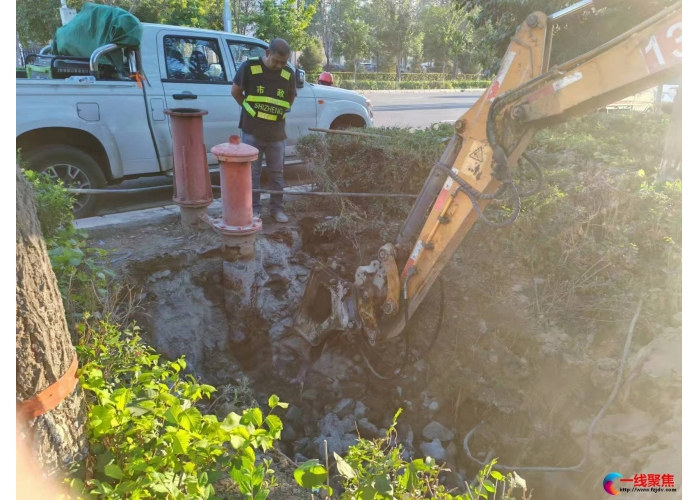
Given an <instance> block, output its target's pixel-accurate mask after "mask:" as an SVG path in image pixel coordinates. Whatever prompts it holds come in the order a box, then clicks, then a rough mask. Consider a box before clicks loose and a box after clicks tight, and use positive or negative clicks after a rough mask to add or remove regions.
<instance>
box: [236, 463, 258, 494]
mask: <svg viewBox="0 0 700 500" xmlns="http://www.w3.org/2000/svg"><path fill="white" fill-rule="evenodd" d="M231 479H233V480H234V481H235V482H236V484H237V485H238V487H239V488H240V490H241V493H243V494H244V495H250V494H252V492H253V485H252V484H251V481H250V476H248V475H247V474H246V473H245V472H244V471H242V470H241V469H238V468H236V467H234V468H232V469H231Z"/></svg>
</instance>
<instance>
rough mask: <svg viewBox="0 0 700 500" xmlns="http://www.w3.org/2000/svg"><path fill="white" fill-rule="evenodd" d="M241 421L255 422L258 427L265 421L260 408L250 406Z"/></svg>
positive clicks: (244, 423)
mask: <svg viewBox="0 0 700 500" xmlns="http://www.w3.org/2000/svg"><path fill="white" fill-rule="evenodd" d="M241 423H242V424H243V425H248V424H255V426H256V427H260V426H261V425H262V423H263V414H262V411H261V410H260V408H249V409H248V410H246V411H245V413H243V417H242V418H241Z"/></svg>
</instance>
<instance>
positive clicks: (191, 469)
mask: <svg viewBox="0 0 700 500" xmlns="http://www.w3.org/2000/svg"><path fill="white" fill-rule="evenodd" d="M194 469H195V465H194V464H193V463H192V462H187V463H186V464H185V465H183V466H182V470H184V471H185V472H186V473H188V474H192V473H193V472H194Z"/></svg>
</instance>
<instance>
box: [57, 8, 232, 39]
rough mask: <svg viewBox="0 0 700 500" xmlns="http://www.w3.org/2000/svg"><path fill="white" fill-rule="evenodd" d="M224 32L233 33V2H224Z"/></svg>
mask: <svg viewBox="0 0 700 500" xmlns="http://www.w3.org/2000/svg"><path fill="white" fill-rule="evenodd" d="M64 1H65V0H64ZM224 31H225V32H226V33H231V32H233V26H232V22H231V0H224Z"/></svg>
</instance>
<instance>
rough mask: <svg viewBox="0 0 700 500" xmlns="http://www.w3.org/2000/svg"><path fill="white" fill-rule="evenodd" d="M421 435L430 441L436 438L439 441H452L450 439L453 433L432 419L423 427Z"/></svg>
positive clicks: (453, 435) (452, 437)
mask: <svg viewBox="0 0 700 500" xmlns="http://www.w3.org/2000/svg"><path fill="white" fill-rule="evenodd" d="M423 437H424V438H425V439H429V440H431V441H432V440H434V439H438V440H440V441H452V439H454V437H455V433H454V432H452V431H451V430H449V429H448V428H447V427H445V426H444V425H442V424H441V423H440V422H436V421H435V420H433V421H432V422H430V423H429V424H428V425H426V426H425V427H424V428H423Z"/></svg>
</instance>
